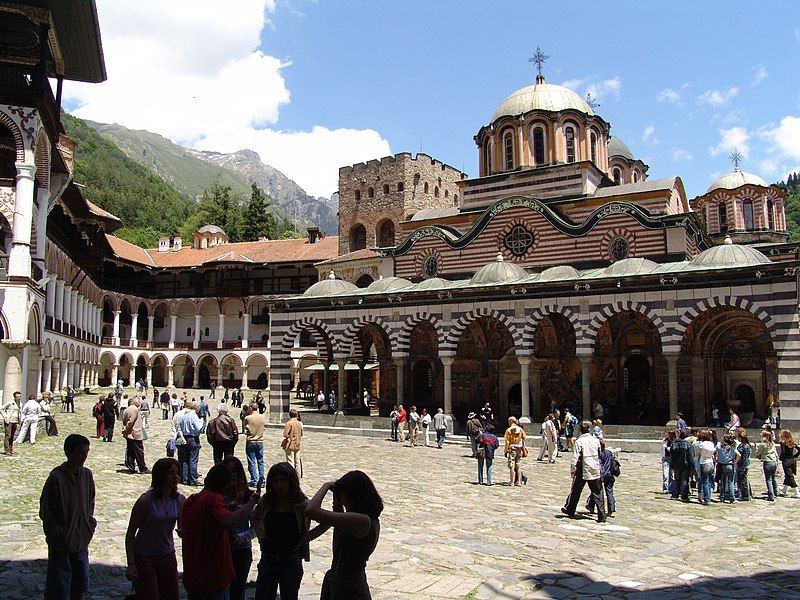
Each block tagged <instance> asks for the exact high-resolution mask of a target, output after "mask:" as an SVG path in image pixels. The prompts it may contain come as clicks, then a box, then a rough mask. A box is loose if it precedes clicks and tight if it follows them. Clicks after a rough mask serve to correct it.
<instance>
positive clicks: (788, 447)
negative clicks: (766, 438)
mask: <svg viewBox="0 0 800 600" xmlns="http://www.w3.org/2000/svg"><path fill="white" fill-rule="evenodd" d="M778 441H779V442H780V445H781V446H780V448H781V466H782V467H783V489H782V490H781V496H785V495H786V492H787V491H788V490H789V488H791V489H793V490H794V497H795V498H800V490H798V489H797V481H796V480H795V475H797V457H798V456H800V448H798V447H797V444H795V443H794V438H793V437H792V432H791V431H789V430H788V429H784V430H783V431H781V432H780V434H779V435H778Z"/></svg>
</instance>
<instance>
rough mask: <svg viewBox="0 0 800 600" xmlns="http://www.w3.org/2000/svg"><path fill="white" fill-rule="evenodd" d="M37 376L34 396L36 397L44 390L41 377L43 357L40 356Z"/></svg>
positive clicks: (42, 374) (42, 377)
mask: <svg viewBox="0 0 800 600" xmlns="http://www.w3.org/2000/svg"><path fill="white" fill-rule="evenodd" d="M38 373H39V377H37V378H36V397H37V398H38V397H39V396H41V394H42V392H43V391H44V383H42V379H44V359H43V358H42V357H41V356H40V357H39V371H38Z"/></svg>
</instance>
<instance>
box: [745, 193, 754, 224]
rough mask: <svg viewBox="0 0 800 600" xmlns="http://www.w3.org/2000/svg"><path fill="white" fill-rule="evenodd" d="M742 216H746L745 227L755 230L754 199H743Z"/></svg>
mask: <svg viewBox="0 0 800 600" xmlns="http://www.w3.org/2000/svg"><path fill="white" fill-rule="evenodd" d="M742 216H743V217H744V228H745V230H746V231H752V230H753V227H754V226H753V201H752V200H750V198H745V199H744V200H742Z"/></svg>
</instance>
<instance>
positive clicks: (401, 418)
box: [397, 404, 407, 444]
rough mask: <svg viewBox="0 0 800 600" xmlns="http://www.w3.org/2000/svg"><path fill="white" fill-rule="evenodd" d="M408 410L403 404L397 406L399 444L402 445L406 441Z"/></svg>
mask: <svg viewBox="0 0 800 600" xmlns="http://www.w3.org/2000/svg"><path fill="white" fill-rule="evenodd" d="M406 417H407V414H406V409H405V408H403V405H402V404H398V405H397V442H398V443H400V444H402V443H403V442H405V441H406V431H405V426H406Z"/></svg>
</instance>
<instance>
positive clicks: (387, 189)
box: [383, 183, 389, 196]
mask: <svg viewBox="0 0 800 600" xmlns="http://www.w3.org/2000/svg"><path fill="white" fill-rule="evenodd" d="M383 195H384V196H388V195H389V184H388V183H387V184H384V186H383Z"/></svg>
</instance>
